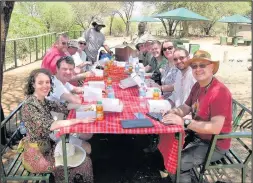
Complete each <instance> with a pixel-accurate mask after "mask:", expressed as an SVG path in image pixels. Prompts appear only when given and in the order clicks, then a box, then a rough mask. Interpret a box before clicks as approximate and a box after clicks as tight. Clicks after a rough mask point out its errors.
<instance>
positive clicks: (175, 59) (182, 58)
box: [173, 56, 186, 62]
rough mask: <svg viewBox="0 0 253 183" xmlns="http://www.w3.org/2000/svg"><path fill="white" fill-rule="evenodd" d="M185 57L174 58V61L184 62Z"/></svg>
mask: <svg viewBox="0 0 253 183" xmlns="http://www.w3.org/2000/svg"><path fill="white" fill-rule="evenodd" d="M185 57H186V56H181V57H178V58H173V60H174V61H175V62H177V61H178V60H180V61H182V60H184V58H185Z"/></svg>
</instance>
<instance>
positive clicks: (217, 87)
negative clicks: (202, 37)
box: [163, 50, 232, 183]
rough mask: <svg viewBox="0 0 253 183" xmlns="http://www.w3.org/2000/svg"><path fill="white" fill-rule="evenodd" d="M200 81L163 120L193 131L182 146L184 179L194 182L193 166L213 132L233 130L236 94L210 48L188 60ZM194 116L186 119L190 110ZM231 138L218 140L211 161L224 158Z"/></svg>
mask: <svg viewBox="0 0 253 183" xmlns="http://www.w3.org/2000/svg"><path fill="white" fill-rule="evenodd" d="M186 64H187V65H190V67H191V68H192V74H193V76H194V78H195V79H196V80H197V82H196V83H195V84H194V85H193V87H192V89H191V92H190V95H189V97H188V99H187V100H186V102H185V104H183V105H181V106H179V107H178V108H174V109H171V110H170V111H169V113H168V114H166V115H165V116H164V117H163V122H164V123H168V124H176V125H182V126H184V127H185V128H187V129H189V130H190V131H192V133H190V134H191V140H190V141H189V143H188V144H186V146H185V148H184V149H183V150H182V158H181V176H180V182H184V183H189V182H191V175H190V170H191V169H192V168H193V167H194V166H197V165H200V164H202V163H204V160H205V156H206V154H207V150H208V146H209V144H208V143H209V141H210V140H211V137H212V135H213V134H222V133H230V132H231V130H232V96H231V93H230V91H229V90H228V88H227V87H226V86H225V85H224V84H223V83H221V82H220V81H218V80H217V79H216V78H215V77H214V76H213V75H214V74H215V73H216V72H217V71H218V68H219V62H218V61H213V60H211V55H210V54H209V53H208V52H206V51H201V50H199V51H197V52H196V53H195V54H194V56H193V58H192V59H190V60H188V62H187V63H186ZM190 112H191V113H192V119H183V117H184V116H186V115H187V114H189V113H190ZM230 143H231V139H223V140H218V141H217V144H216V149H215V151H214V154H213V157H212V160H211V161H217V160H219V159H221V158H222V157H223V156H224V155H225V153H226V152H227V151H228V150H229V148H230Z"/></svg>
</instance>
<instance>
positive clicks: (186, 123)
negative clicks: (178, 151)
mask: <svg viewBox="0 0 253 183" xmlns="http://www.w3.org/2000/svg"><path fill="white" fill-rule="evenodd" d="M191 122H192V120H190V119H185V120H184V127H185V128H187V127H188V125H189V124H190V123H191Z"/></svg>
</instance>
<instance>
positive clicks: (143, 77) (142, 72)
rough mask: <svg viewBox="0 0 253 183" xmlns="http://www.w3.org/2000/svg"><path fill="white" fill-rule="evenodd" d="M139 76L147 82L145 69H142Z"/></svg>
mask: <svg viewBox="0 0 253 183" xmlns="http://www.w3.org/2000/svg"><path fill="white" fill-rule="evenodd" d="M139 76H140V78H141V80H142V82H145V72H144V70H143V69H140V71H139Z"/></svg>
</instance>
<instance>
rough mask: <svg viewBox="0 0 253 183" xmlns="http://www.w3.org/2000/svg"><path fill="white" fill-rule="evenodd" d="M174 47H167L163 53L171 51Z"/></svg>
mask: <svg viewBox="0 0 253 183" xmlns="http://www.w3.org/2000/svg"><path fill="white" fill-rule="evenodd" d="M173 48H174V47H173V46H169V47H167V48H163V51H166V50H169V51H170V50H172V49H173Z"/></svg>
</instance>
